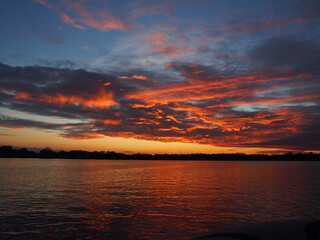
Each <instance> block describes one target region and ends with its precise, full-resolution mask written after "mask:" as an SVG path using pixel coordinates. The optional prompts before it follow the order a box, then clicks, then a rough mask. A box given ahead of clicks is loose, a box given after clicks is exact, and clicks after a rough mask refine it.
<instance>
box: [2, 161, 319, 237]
mask: <svg viewBox="0 0 320 240" xmlns="http://www.w3.org/2000/svg"><path fill="white" fill-rule="evenodd" d="M319 167H320V165H319V164H318V163H316V162H212V161H130V160H118V161H116V160H109V161H103V160H62V159H59V160H58V159H56V160H55V159H52V160H49V159H46V160H44V159H42V160H39V159H38V160H35V159H34V160H32V159H31V160H24V159H10V160H5V161H3V160H2V161H0V177H1V178H2V179H4V180H5V182H6V184H5V185H0V190H1V191H0V194H2V196H3V197H2V198H0V206H6V209H5V211H3V214H4V215H5V216H6V217H7V218H11V216H13V217H12V218H14V220H10V219H9V221H6V222H4V223H2V227H5V228H6V229H9V230H10V229H11V228H12V226H14V229H11V230H10V231H11V232H13V231H15V232H19V231H20V232H21V234H22V235H23V234H24V231H25V229H26V226H27V225H28V226H29V225H30V226H29V227H30V229H31V230H32V228H34V226H38V227H37V232H40V233H41V236H42V237H44V236H48V238H50V237H51V238H52V237H55V238H60V239H63V237H70V238H73V239H76V238H79V239H84V238H86V237H88V238H105V239H188V238H189V237H190V236H192V235H193V234H196V233H201V232H206V231H209V230H214V229H218V228H220V227H223V226H224V227H225V226H226V225H237V224H242V223H247V222H257V221H266V220H280V219H292V218H303V217H305V218H307V217H315V216H320V208H319V204H318V203H319V198H320V189H319V187H317V186H318V183H319V181H320V177H319V174H318V172H319V170H320V169H319ZM21 214H22V215H21ZM7 215H8V216H7ZM26 216H27V217H26ZM28 216H32V218H30V217H28ZM12 222H14V223H16V224H15V225H10V224H11V223H12ZM20 228H21V229H20ZM62 229H63V231H62ZM31 230H30V231H31ZM6 231H7V230H6Z"/></svg>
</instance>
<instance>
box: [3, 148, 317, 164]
mask: <svg viewBox="0 0 320 240" xmlns="http://www.w3.org/2000/svg"><path fill="white" fill-rule="evenodd" d="M0 157H1V158H61V159H123V160H211V161H318V160H320V154H316V153H312V152H308V153H292V152H288V153H285V154H244V153H231V154H230V153H217V154H204V153H193V154H141V153H135V154H125V153H117V152H113V151H94V152H89V151H82V150H71V151H53V150H52V149H50V148H45V149H41V150H40V151H33V150H29V149H26V148H13V147H12V146H1V147H0Z"/></svg>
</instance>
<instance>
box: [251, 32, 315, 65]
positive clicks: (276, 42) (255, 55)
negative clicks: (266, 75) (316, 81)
mask: <svg viewBox="0 0 320 240" xmlns="http://www.w3.org/2000/svg"><path fill="white" fill-rule="evenodd" d="M319 53H320V45H319V44H316V43H314V42H313V41H310V40H305V39H299V38H297V37H295V36H282V37H273V38H270V39H267V40H266V41H265V42H263V43H262V44H261V45H260V46H258V47H256V48H255V49H253V50H251V51H249V54H248V55H249V57H250V59H251V60H252V61H253V62H258V63H260V64H261V65H262V67H268V68H273V69H300V70H317V69H318V66H319V64H320V54H319Z"/></svg>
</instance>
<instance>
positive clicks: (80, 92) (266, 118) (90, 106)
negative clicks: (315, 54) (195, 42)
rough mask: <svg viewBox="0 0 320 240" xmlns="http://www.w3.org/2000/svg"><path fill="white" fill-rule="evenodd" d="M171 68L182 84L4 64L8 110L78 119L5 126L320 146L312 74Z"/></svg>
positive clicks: (149, 75) (80, 134) (9, 121)
mask: <svg viewBox="0 0 320 240" xmlns="http://www.w3.org/2000/svg"><path fill="white" fill-rule="evenodd" d="M271 45H272V44H271ZM276 45H277V44H276ZM299 46H301V45H299ZM302 46H305V45H302ZM307 46H309V45H307ZM304 49H306V47H304ZM254 51H256V53H261V52H263V51H262V50H259V51H258V50H253V52H254ZM299 51H300V50H299ZM299 51H298V52H299ZM284 52H285V50H284ZM253 55H254V54H253ZM288 60H289V59H288ZM267 63H268V61H265V60H261V64H267ZM268 64H269V63H268ZM167 69H168V70H170V71H172V72H173V73H176V74H178V75H179V77H180V78H181V79H183V81H171V82H170V81H169V82H166V81H161V75H160V74H156V73H154V72H150V71H149V72H148V71H139V72H137V71H132V72H130V71H129V70H128V71H126V72H123V73H122V74H121V73H120V72H118V73H117V74H115V73H113V74H103V73H98V72H89V71H86V70H83V69H68V68H64V69H62V68H53V67H39V66H33V67H12V66H8V65H5V64H0V100H1V101H0V106H1V107H2V108H4V109H11V110H18V111H22V112H25V113H28V114H37V115H42V116H51V117H60V118H68V119H76V120H79V123H72V121H69V122H68V121H67V120H66V121H65V123H59V122H57V123H52V122H54V121H50V122H45V121H42V122H41V121H37V120H30V119H24V118H23V116H22V117H19V118H18V117H13V116H8V115H4V114H3V115H2V116H1V118H0V125H1V126H4V127H27V128H30V127H31V128H40V129H47V130H50V131H55V132H57V134H58V135H60V136H63V137H68V138H75V139H90V138H100V137H103V136H117V137H131V138H136V139H145V140H155V141H161V142H172V141H175V142H176V141H179V142H192V143H201V144H211V145H217V146H230V147H232V146H233V147H235V146H242V147H253V146H254V147H274V148H286V149H302V150H303V149H305V150H316V149H319V144H318V145H317V143H319V138H318V137H316V133H318V132H317V131H316V129H320V128H319V125H318V122H319V121H318V120H319V115H318V114H316V113H317V112H319V108H318V104H319V96H318V95H317V94H318V90H319V85H318V83H317V77H316V76H314V75H312V74H311V73H312V72H308V71H305V72H303V71H302V70H301V69H300V70H299V71H294V67H292V69H291V70H292V71H291V72H290V71H286V72H275V71H274V70H272V71H271V72H268V71H267V70H265V71H247V72H240V73H238V74H237V73H236V72H232V73H230V72H227V73H226V72H223V71H219V70H217V69H216V68H215V67H214V66H205V65H201V64H195V63H186V62H181V63H180V62H175V63H171V64H169V65H168V66H167ZM304 70H306V68H305V69H304ZM138 74H139V75H138ZM308 74H309V75H308ZM121 77H122V78H121ZM123 77H124V78H123ZM302 80H303V84H302ZM279 93H282V94H280V95H279ZM39 119H40V118H39ZM311 138H312V139H311ZM299 141H300V142H299Z"/></svg>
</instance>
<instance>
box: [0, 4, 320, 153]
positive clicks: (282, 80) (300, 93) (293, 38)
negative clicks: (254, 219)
mask: <svg viewBox="0 0 320 240" xmlns="http://www.w3.org/2000/svg"><path fill="white" fill-rule="evenodd" d="M0 35H1V38H0V145H12V146H17V147H39V148H43V147H50V148H52V149H56V150H70V149H79V150H88V151H117V152H125V153H135V152H140V153H200V152H201V153H236V152H243V153H281V152H287V151H297V152H304V151H306V152H308V151H313V152H320V139H319V135H320V121H319V120H320V119H319V114H320V111H319V109H320V108H319V102H320V41H319V38H320V1H319V0H281V1H278V0H223V1H222V0H163V1H158V0H148V1H147V0H121V1H119V0H90V1H89V0H77V1H75V0H1V1H0Z"/></svg>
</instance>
